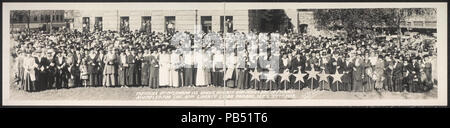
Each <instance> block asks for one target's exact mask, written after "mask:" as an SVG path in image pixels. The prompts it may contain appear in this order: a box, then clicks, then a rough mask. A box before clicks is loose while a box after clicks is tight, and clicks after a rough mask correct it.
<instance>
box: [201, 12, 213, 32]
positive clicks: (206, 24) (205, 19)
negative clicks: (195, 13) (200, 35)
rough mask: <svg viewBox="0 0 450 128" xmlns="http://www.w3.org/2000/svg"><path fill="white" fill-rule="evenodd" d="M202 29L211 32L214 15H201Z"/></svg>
mask: <svg viewBox="0 0 450 128" xmlns="http://www.w3.org/2000/svg"><path fill="white" fill-rule="evenodd" d="M200 19H201V25H202V31H203V32H205V33H209V32H211V30H212V16H201V17H200Z"/></svg>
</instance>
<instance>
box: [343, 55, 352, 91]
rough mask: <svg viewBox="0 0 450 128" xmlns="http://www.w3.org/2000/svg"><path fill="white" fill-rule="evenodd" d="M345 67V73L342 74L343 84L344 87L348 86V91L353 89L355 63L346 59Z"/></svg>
mask: <svg viewBox="0 0 450 128" xmlns="http://www.w3.org/2000/svg"><path fill="white" fill-rule="evenodd" d="M343 65H344V66H343V67H342V68H343V73H344V75H342V78H341V79H342V85H343V86H344V87H346V89H345V90H346V91H352V85H353V78H352V74H353V67H354V66H353V63H352V62H351V61H345V62H344V64H343Z"/></svg>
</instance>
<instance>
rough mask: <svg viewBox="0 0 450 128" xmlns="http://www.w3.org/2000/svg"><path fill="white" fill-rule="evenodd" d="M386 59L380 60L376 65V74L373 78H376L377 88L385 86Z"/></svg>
mask: <svg viewBox="0 0 450 128" xmlns="http://www.w3.org/2000/svg"><path fill="white" fill-rule="evenodd" d="M384 65H385V64H384V61H383V60H378V61H377V63H376V65H375V74H374V77H373V79H375V88H376V89H382V88H383V80H384V79H385V78H384V77H383V75H384V68H385V67H384Z"/></svg>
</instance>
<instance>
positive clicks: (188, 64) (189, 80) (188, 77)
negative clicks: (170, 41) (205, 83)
mask: <svg viewBox="0 0 450 128" xmlns="http://www.w3.org/2000/svg"><path fill="white" fill-rule="evenodd" d="M192 56H193V55H192V53H191V52H186V53H185V54H184V78H183V80H184V84H183V85H184V86H192V85H193V84H194V81H193V80H194V79H193V75H194V71H193V70H194V69H193V61H194V60H192V59H194V58H193V57H192Z"/></svg>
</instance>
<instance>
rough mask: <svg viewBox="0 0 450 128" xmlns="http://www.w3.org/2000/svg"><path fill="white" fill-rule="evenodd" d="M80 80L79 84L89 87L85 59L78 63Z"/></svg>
mask: <svg viewBox="0 0 450 128" xmlns="http://www.w3.org/2000/svg"><path fill="white" fill-rule="evenodd" d="M80 79H81V84H82V85H83V86H84V87H85V88H86V87H88V85H89V83H88V82H89V73H88V63H87V61H86V59H82V60H81V63H80Z"/></svg>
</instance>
